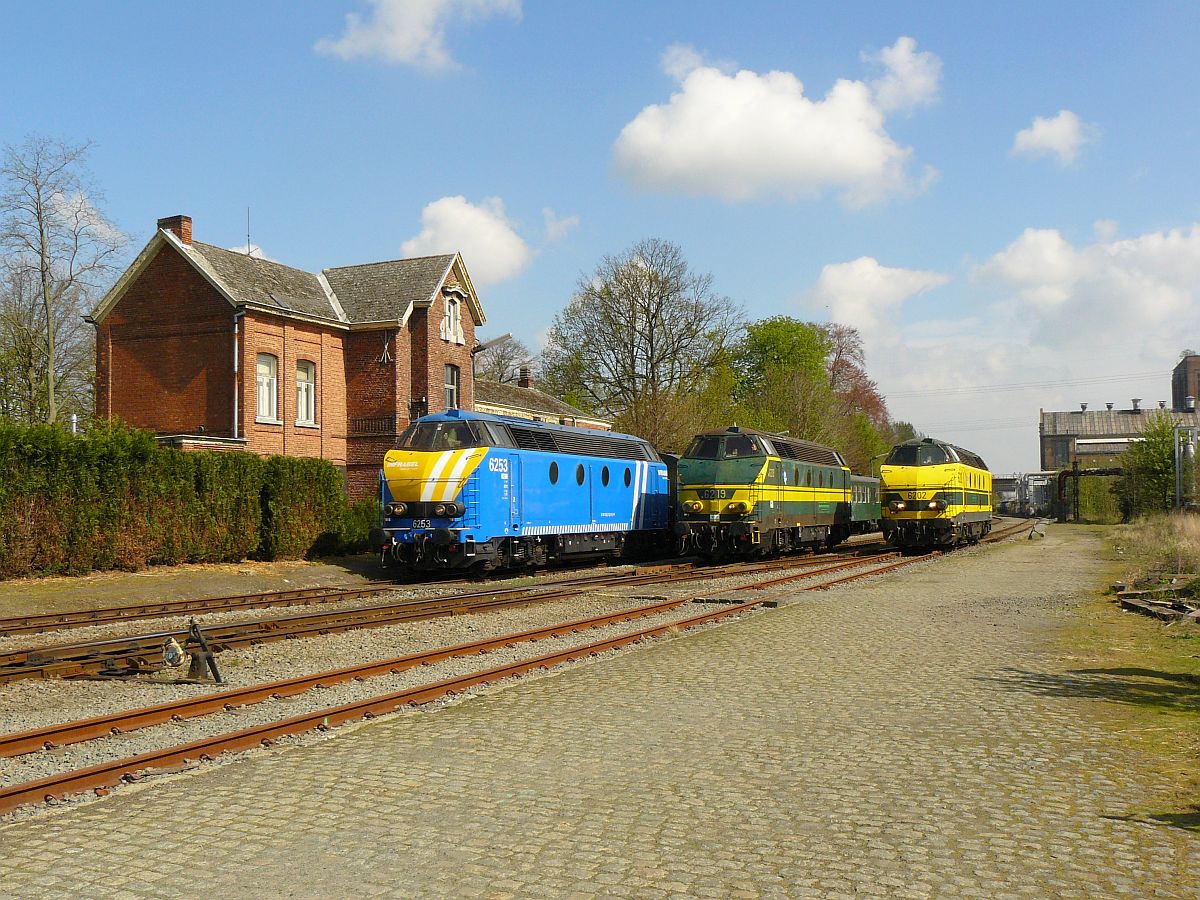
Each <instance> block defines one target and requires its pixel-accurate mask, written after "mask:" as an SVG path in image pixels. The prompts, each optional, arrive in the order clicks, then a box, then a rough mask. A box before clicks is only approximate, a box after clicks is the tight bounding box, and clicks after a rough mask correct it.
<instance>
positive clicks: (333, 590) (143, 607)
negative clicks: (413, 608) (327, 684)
mask: <svg viewBox="0 0 1200 900" xmlns="http://www.w3.org/2000/svg"><path fill="white" fill-rule="evenodd" d="M397 589H399V587H398V585H396V584H395V583H393V582H378V583H372V584H367V585H363V586H362V587H359V588H338V587H329V586H326V587H311V588H295V589H292V590H287V591H260V592H258V593H254V594H236V595H233V596H229V597H205V598H190V599H186V600H163V601H160V602H157V603H142V604H135V605H129V606H106V607H102V608H99V609H85V610H73V611H70V612H57V613H39V614H37V615H30V616H10V617H8V618H2V619H0V637H5V636H8V635H13V634H42V633H44V632H47V631H62V630H65V629H67V628H87V627H88V626H91V625H109V624H111V623H113V622H131V621H135V620H137V619H154V618H165V617H166V616H178V615H186V614H188V613H196V612H227V611H230V610H238V609H258V608H261V607H268V606H295V605H297V604H306V603H334V602H337V601H339V600H353V599H357V598H358V597H366V596H370V595H372V594H379V593H384V592H386V591H394V590H397Z"/></svg>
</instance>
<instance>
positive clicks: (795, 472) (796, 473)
mask: <svg viewBox="0 0 1200 900" xmlns="http://www.w3.org/2000/svg"><path fill="white" fill-rule="evenodd" d="M799 483H800V467H799V466H798V465H796V464H795V463H792V484H799Z"/></svg>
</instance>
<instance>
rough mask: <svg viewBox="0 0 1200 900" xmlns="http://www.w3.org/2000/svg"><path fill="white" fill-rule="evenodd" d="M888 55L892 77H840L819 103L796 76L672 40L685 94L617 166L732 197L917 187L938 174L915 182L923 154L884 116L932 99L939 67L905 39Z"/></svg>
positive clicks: (874, 198) (652, 110)
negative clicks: (725, 59)
mask: <svg viewBox="0 0 1200 900" xmlns="http://www.w3.org/2000/svg"><path fill="white" fill-rule="evenodd" d="M880 59H881V60H883V62H884V64H885V65H886V66H887V68H888V74H887V75H886V76H884V78H883V79H881V80H880V81H879V82H876V83H875V84H874V85H869V84H867V83H866V82H864V81H852V80H849V79H840V80H838V81H837V82H836V83H835V84H834V85H833V87H832V88H830V90H829V92H828V93H827V94H826V95H825V97H824V98H821V99H811V98H809V97H807V96H806V95H805V93H804V85H803V83H801V81H800V79H798V78H797V77H796V76H795V75H793V74H792V73H790V72H767V73H766V74H758V73H756V72H751V71H748V70H745V69H743V70H741V71H738V72H733V73H730V72H727V71H725V70H724V69H723V67H721V66H716V65H712V64H704V63H703V61H702V60H701V58H700V57H699V55H698V54H697V53H696V52H695V51H694V50H691V49H690V48H687V47H682V46H673V47H671V48H669V49H668V50H667V52H666V53H665V54H664V55H663V60H662V65H663V69H664V71H666V73H667V74H668V75H671V76H672V77H673V78H675V79H676V80H677V81H678V82H679V86H680V87H679V90H678V91H677V92H675V93H674V94H672V95H671V98H670V100H668V101H667V102H666V103H665V104H655V105H652V106H647V107H645V108H644V109H643V110H642V111H641V112H639V113H638V114H637V116H636V117H635V118H634V119H633V121H631V122H630V123H629V124H627V125H626V126H625V127H624V129H622V131H621V134H620V136H619V137H618V138H617V141H616V143H615V145H614V148H613V150H614V159H615V163H616V167H617V169H618V171H620V172H621V173H622V174H623V175H624V176H625V177H627V178H628V179H629V180H630V181H632V182H633V183H634V184H636V185H637V186H639V187H641V188H645V189H649V190H661V191H676V192H680V193H685V194H693V195H715V196H718V197H722V198H724V199H726V200H731V201H736V200H748V199H751V198H755V197H763V196H783V197H785V198H787V199H796V198H800V197H813V196H817V195H819V194H820V193H822V192H823V191H825V190H827V189H833V190H840V191H841V192H842V193H843V197H844V199H845V201H846V203H847V204H848V205H850V206H864V205H866V204H869V203H875V202H878V201H881V200H883V199H885V198H887V197H889V196H894V195H897V194H905V193H911V192H915V191H918V190H920V189H922V187H923V185H924V184H927V183H928V182H929V180H931V178H932V173H931V171H927V172H926V174H925V175H924V177H923V179H919V180H918V181H917V182H913V181H912V180H910V178H909V176H908V173H907V171H906V169H907V166H908V163H909V158H910V156H911V155H912V151H911V150H910V149H909V148H907V147H902V146H900V145H899V144H897V143H896V142H895V141H894V140H893V139H892V138H891V137H890V136H889V135H888V133H887V131H886V129H885V128H884V120H885V114H886V112H887V111H888V109H890V108H898V107H899V106H900V105H913V104H915V103H918V102H926V101H927V100H928V99H930V98H931V97H932V96H933V95H934V94H935V93H936V88H937V81H938V77H939V75H938V69H939V65H940V64H939V63H938V60H937V57H935V56H933V55H932V54H928V53H920V54H918V53H916V52H915V43H913V42H911V40H910V39H905V38H901V39H900V40H899V41H897V43H896V45H895V46H894V47H891V48H889V49H888V50H885V51H883V53H882V54H880ZM880 98H886V103H888V104H892V106H889V107H886V108H885V106H884V105H883V102H884V101H883V100H881V99H880Z"/></svg>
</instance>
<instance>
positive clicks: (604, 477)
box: [600, 466, 608, 487]
mask: <svg viewBox="0 0 1200 900" xmlns="http://www.w3.org/2000/svg"><path fill="white" fill-rule="evenodd" d="M600 483H601V484H602V485H604V486H605V487H608V466H605V467H604V468H603V469H601V470H600Z"/></svg>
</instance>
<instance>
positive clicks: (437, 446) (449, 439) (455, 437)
mask: <svg viewBox="0 0 1200 900" xmlns="http://www.w3.org/2000/svg"><path fill="white" fill-rule="evenodd" d="M486 446H487V441H486V440H484V439H483V437H482V436H481V435H480V433H479V432H478V431H476V428H475V423H474V422H419V423H415V424H412V425H409V426H408V428H406V429H405V430H404V434H402V435H400V449H401V450H461V449H463V448H464V447H486Z"/></svg>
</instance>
